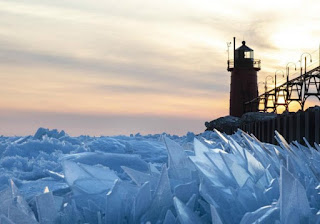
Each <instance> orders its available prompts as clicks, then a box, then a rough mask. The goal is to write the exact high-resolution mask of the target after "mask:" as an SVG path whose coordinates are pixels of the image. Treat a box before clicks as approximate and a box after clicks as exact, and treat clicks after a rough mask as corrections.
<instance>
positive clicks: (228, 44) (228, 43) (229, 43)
mask: <svg viewBox="0 0 320 224" xmlns="http://www.w3.org/2000/svg"><path fill="white" fill-rule="evenodd" d="M230 45H231V42H227V47H228V50H227V52H228V61H229V48H230Z"/></svg>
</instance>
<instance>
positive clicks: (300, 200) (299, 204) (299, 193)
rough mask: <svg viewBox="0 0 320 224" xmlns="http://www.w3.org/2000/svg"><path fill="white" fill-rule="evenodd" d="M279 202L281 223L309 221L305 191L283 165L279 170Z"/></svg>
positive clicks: (308, 208)
mask: <svg viewBox="0 0 320 224" xmlns="http://www.w3.org/2000/svg"><path fill="white" fill-rule="evenodd" d="M279 202H280V221H281V223H283V224H289V223H290V224H295V223H297V224H298V223H309V220H310V214H311V211H310V206H309V202H308V198H307V195H306V191H305V189H304V187H303V186H302V184H301V183H300V182H299V181H298V180H297V179H296V178H294V177H293V176H292V175H291V174H290V173H289V172H288V171H287V169H286V168H284V167H283V166H282V167H281V170H280V199H279Z"/></svg>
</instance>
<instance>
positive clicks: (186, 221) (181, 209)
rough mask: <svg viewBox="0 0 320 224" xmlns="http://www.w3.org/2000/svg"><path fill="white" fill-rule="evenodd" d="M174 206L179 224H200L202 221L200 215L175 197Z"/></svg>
mask: <svg viewBox="0 0 320 224" xmlns="http://www.w3.org/2000/svg"><path fill="white" fill-rule="evenodd" d="M173 201H174V207H175V209H176V212H177V214H178V218H179V221H180V223H181V224H194V223H198V224H201V223H202V221H201V219H200V217H198V216H197V215H196V214H194V212H193V211H192V210H191V209H190V208H188V207H187V206H186V205H185V204H183V202H182V201H180V200H179V199H178V198H177V197H174V198H173Z"/></svg>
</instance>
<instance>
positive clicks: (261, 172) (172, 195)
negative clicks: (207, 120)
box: [0, 131, 320, 224]
mask: <svg viewBox="0 0 320 224" xmlns="http://www.w3.org/2000/svg"><path fill="white" fill-rule="evenodd" d="M40 133H41V136H40V134H38V135H37V137H39V136H40V137H39V138H41V139H38V140H37V139H34V138H32V137H28V138H22V139H21V138H19V139H12V138H7V137H2V138H0V139H1V144H0V150H1V153H2V159H1V166H2V168H1V169H2V171H3V174H2V176H1V177H0V183H2V184H1V188H0V189H2V191H1V192H0V215H1V216H0V223H1V224H2V223H37V222H39V223H63V224H64V223H99V224H100V223H101V224H102V223H103V224H104V223H147V222H150V223H218V224H220V223H230V224H231V223H232V224H233V223H242V224H244V223H245V224H247V223H290V224H292V223H319V222H320V217H319V215H320V212H319V209H320V198H319V189H320V185H319V180H320V153H319V152H318V151H317V150H318V149H319V146H318V145H316V144H315V145H314V148H313V147H311V146H310V144H309V143H308V142H306V145H308V147H305V146H302V145H300V144H298V143H297V142H293V143H291V144H290V145H289V144H288V143H287V142H286V141H285V140H284V139H283V138H282V136H280V135H279V134H278V133H276V139H277V141H278V143H279V146H275V145H271V144H265V143H261V142H259V141H258V140H257V139H256V138H255V137H254V136H249V135H248V134H246V133H243V132H242V131H238V132H237V133H236V134H234V135H232V136H227V135H223V134H221V133H219V132H215V133H214V132H206V133H204V134H202V135H200V136H197V137H196V138H194V141H193V147H190V144H189V141H190V136H189V137H188V138H187V137H182V138H178V137H172V136H170V138H169V137H165V136H163V137H160V136H156V137H155V136H148V137H142V136H140V135H139V136H135V137H134V136H132V137H131V138H129V137H123V136H122V137H118V139H117V138H116V137H115V138H112V139H106V138H99V139H98V141H96V140H97V139H96V140H93V139H92V138H90V137H86V136H82V137H78V138H71V137H68V136H65V135H64V133H62V134H60V133H59V134H57V136H58V137H48V135H45V134H43V133H45V131H42V132H40ZM66 139H68V141H66ZM172 139H174V140H172ZM187 139H189V140H187ZM71 142H72V143H71ZM99 142H100V143H99ZM177 142H179V143H177ZM26 144H30V145H38V149H40V148H41V147H40V146H42V147H43V148H41V150H38V151H37V150H35V149H34V148H31V147H30V152H29V153H28V152H23V153H22V154H21V149H25V150H28V147H27V146H26ZM99 144H101V145H99ZM108 144H109V145H108ZM181 145H182V146H181ZM46 146H47V147H46ZM90 146H94V147H92V148H95V150H93V149H92V148H90ZM136 146H138V147H136ZM108 148H109V149H111V150H110V151H108ZM185 148H188V149H190V148H193V151H190V150H188V151H186V150H185ZM10 149H12V151H13V152H11V154H10V152H9V150H10ZM63 150H64V151H63ZM17 152H18V153H17ZM41 152H42V153H41ZM63 152H64V153H63ZM12 153H16V155H12ZM153 153H154V154H153ZM8 154H9V155H10V156H8ZM166 155H167V157H166ZM34 156H36V158H37V159H36V160H34ZM49 156H55V157H54V159H51V160H49ZM9 157H10V158H9ZM157 157H158V158H157ZM159 157H160V158H159ZM8 159H11V160H10V161H12V162H13V163H15V165H12V166H9V165H8V164H9V163H8ZM41 159H42V161H48V162H49V161H51V162H50V163H49V164H46V165H43V164H40V163H36V164H35V165H34V166H33V167H31V165H30V164H29V163H28V161H29V160H31V161H38V160H41ZM17 161H18V162H17ZM155 161H156V163H155ZM41 168H45V169H43V170H42V169H41ZM21 170H24V171H21ZM19 173H20V174H21V176H19V175H18V174H19ZM26 177H27V178H26ZM30 177H33V178H34V179H33V180H32V178H30ZM7 179H9V184H8V185H6V184H5V182H6V180H7ZM15 182H16V184H15ZM16 185H17V186H18V187H17V186H16ZM46 186H49V187H46ZM18 188H19V189H20V190H21V192H20V191H19V190H18Z"/></svg>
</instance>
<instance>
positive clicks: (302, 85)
mask: <svg viewBox="0 0 320 224" xmlns="http://www.w3.org/2000/svg"><path fill="white" fill-rule="evenodd" d="M310 96H316V97H317V98H318V100H320V66H318V67H316V68H313V69H311V70H310V71H308V72H305V74H302V75H300V76H299V77H296V78H294V79H292V80H290V81H288V82H286V83H283V84H282V85H280V86H277V87H276V88H274V89H271V90H269V91H267V92H265V93H263V94H261V95H259V96H258V97H257V98H255V99H253V100H251V101H249V102H246V103H245V112H250V111H257V110H258V111H263V112H275V113H276V112H277V107H279V106H284V107H285V109H286V110H287V111H289V104H290V103H291V102H294V101H296V102H298V103H299V104H300V106H301V109H302V110H303V109H304V106H305V102H306V100H307V98H308V97H310ZM257 108H258V109H257Z"/></svg>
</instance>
